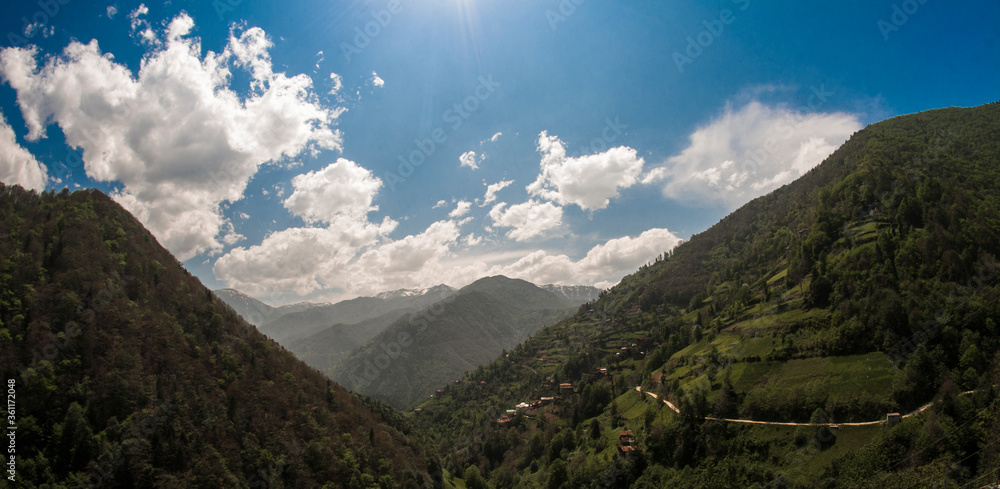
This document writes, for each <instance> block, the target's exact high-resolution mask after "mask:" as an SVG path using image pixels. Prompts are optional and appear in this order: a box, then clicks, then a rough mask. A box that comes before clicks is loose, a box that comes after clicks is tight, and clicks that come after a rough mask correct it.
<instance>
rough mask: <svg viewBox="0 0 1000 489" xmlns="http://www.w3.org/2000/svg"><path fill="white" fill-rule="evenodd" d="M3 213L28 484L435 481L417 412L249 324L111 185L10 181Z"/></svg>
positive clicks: (9, 341)
mask: <svg viewBox="0 0 1000 489" xmlns="http://www.w3.org/2000/svg"><path fill="white" fill-rule="evenodd" d="M0 223H2V230H0V238H2V239H0V256H2V258H0V370H2V372H3V375H4V377H5V379H11V381H12V383H11V384H9V387H10V391H11V392H13V393H14V395H15V396H16V424H17V431H16V439H13V440H14V441H13V443H15V445H16V477H17V485H18V487H42V486H44V487H69V486H79V485H89V486H92V487H96V486H100V487H109V488H113V487H321V486H323V487H372V486H378V485H382V486H383V487H401V486H409V487H419V486H430V485H431V484H432V480H431V477H430V476H429V475H428V473H427V471H428V467H433V466H434V464H435V462H433V458H429V457H428V456H427V455H426V452H425V450H424V448H423V447H422V445H421V443H419V442H417V441H415V440H414V439H413V438H412V437H411V435H408V434H407V433H409V427H408V424H407V423H406V422H404V421H403V420H401V419H400V418H399V417H398V416H397V415H396V414H395V413H393V412H392V411H391V410H389V409H386V408H385V406H383V405H380V404H377V403H370V402H366V401H362V400H361V399H359V398H357V397H356V396H355V395H353V394H351V393H349V392H347V391H346V390H344V389H343V388H341V387H340V386H338V385H336V384H334V383H332V382H331V381H329V380H328V379H326V378H324V377H323V376H322V375H321V374H320V373H319V372H317V371H315V370H313V369H311V368H309V367H307V366H306V365H305V364H304V363H302V362H301V361H299V360H297V359H296V358H294V357H293V356H292V354H291V353H289V352H288V351H286V350H284V349H283V348H281V347H279V346H278V345H277V344H275V343H274V342H273V341H271V340H269V339H267V338H266V337H264V336H263V335H261V334H259V333H258V332H257V331H256V330H255V329H254V328H253V327H252V326H249V325H248V324H246V323H245V322H243V321H242V320H241V319H240V318H239V317H238V316H237V314H236V313H235V312H234V311H233V310H232V309H231V308H229V307H228V306H226V305H225V304H224V303H223V302H221V301H220V300H218V299H217V298H216V297H215V296H214V295H213V294H212V292H211V291H209V290H208V289H206V288H205V287H204V286H202V284H201V283H200V282H199V281H198V280H197V279H196V278H194V277H192V276H191V275H190V274H189V273H188V272H187V271H185V270H184V269H183V268H182V267H181V266H180V265H179V263H178V262H177V260H176V259H174V258H173V257H172V256H171V255H170V254H169V253H168V252H167V251H166V250H165V249H163V248H162V247H161V246H160V245H159V244H158V243H157V242H156V241H155V239H154V238H153V237H152V236H151V235H150V234H149V233H148V232H147V231H146V230H145V229H144V228H143V227H142V225H141V224H139V222H138V221H136V220H135V219H134V218H133V217H132V216H131V215H129V214H128V213H127V212H126V211H125V210H124V209H122V208H121V207H120V206H118V204H116V203H115V202H114V201H112V200H111V199H110V198H108V197H107V196H105V195H104V194H102V193H100V192H97V191H78V192H74V193H72V194H70V193H69V192H67V191H63V192H61V193H59V194H58V195H56V194H53V193H44V194H42V195H41V196H39V195H37V194H35V193H34V192H28V191H25V190H23V189H21V188H20V187H0ZM12 399H13V398H12ZM327 483H329V484H330V486H324V484H327Z"/></svg>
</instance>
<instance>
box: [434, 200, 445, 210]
mask: <svg viewBox="0 0 1000 489" xmlns="http://www.w3.org/2000/svg"><path fill="white" fill-rule="evenodd" d="M446 205H448V201H446V200H439V201H437V204H434V207H431V209H438V208H441V207H444V206H446Z"/></svg>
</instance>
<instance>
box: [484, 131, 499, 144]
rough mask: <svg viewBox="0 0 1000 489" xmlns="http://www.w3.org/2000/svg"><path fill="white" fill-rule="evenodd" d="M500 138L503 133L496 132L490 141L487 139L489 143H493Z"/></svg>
mask: <svg viewBox="0 0 1000 489" xmlns="http://www.w3.org/2000/svg"><path fill="white" fill-rule="evenodd" d="M500 136H503V133H502V132H497V133H496V134H494V135H492V136H490V139H489V141H490V142H491V143H495V142H497V139H500ZM484 142H485V141H484Z"/></svg>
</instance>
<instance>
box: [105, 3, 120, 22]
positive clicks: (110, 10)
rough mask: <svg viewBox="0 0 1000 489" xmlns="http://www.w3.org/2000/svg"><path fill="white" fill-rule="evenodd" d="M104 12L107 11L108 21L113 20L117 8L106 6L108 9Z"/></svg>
mask: <svg viewBox="0 0 1000 489" xmlns="http://www.w3.org/2000/svg"><path fill="white" fill-rule="evenodd" d="M106 11H107V14H108V18H109V19H113V18H115V15H117V14H118V7H117V6H115V5H108V8H107V10H106Z"/></svg>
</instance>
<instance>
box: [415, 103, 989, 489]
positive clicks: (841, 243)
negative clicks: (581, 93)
mask: <svg viewBox="0 0 1000 489" xmlns="http://www.w3.org/2000/svg"><path fill="white" fill-rule="evenodd" d="M998 134H1000V105H998V104H990V105H986V106H980V107H975V108H968V109H965V108H950V109H942V110H934V111H929V112H923V113H919V114H913V115H908V116H901V117H897V118H893V119H890V120H886V121H883V122H880V123H877V124H873V125H871V126H869V127H868V128H866V129H864V130H862V131H860V132H858V133H856V134H855V135H854V136H853V137H852V138H851V139H850V140H849V141H848V142H847V143H845V144H844V145H843V146H842V147H841V148H840V149H838V150H837V151H836V152H834V153H833V154H832V155H831V156H830V157H829V158H827V160H826V161H824V162H823V163H822V164H821V165H819V166H818V167H816V168H815V169H813V170H812V171H810V172H809V173H808V174H806V175H804V176H803V177H802V178H800V179H799V180H797V181H795V182H794V183H792V184H790V185H787V186H785V187H782V188H781V189H779V190H776V191H774V192H772V193H771V194H769V195H767V196H764V197H761V198H758V199H756V200H754V201H752V202H750V203H748V204H747V205H745V206H744V207H742V208H741V209H739V210H737V211H736V212H734V213H733V214H731V215H730V216H728V217H726V218H725V219H723V220H722V221H721V222H719V223H718V224H717V225H715V226H713V227H712V228H710V229H709V230H707V231H706V232H704V233H701V234H699V235H696V236H694V237H692V239H691V240H690V241H688V242H686V243H684V244H682V245H680V246H679V247H677V248H676V249H675V250H674V251H673V252H672V253H670V254H668V256H666V257H665V258H664V259H661V260H658V261H657V262H656V263H654V264H652V265H649V266H646V267H643V268H642V269H640V270H638V271H637V272H636V273H634V274H632V275H630V276H628V277H625V279H623V280H622V281H621V283H620V284H618V285H617V286H615V287H614V288H613V289H611V290H610V291H608V292H606V293H605V294H603V295H602V297H601V298H600V299H598V300H596V301H594V302H592V303H589V304H585V305H584V306H582V307H581V308H580V310H579V312H578V313H577V314H576V315H575V316H573V317H571V318H569V319H566V320H564V321H562V322H560V323H558V324H556V325H554V326H551V327H549V328H546V329H544V330H543V331H541V332H540V333H539V334H538V335H536V336H534V337H532V338H531V339H529V340H528V341H525V342H524V343H523V344H521V345H519V346H518V347H517V348H515V349H513V350H512V351H511V352H510V354H509V356H507V357H503V358H500V359H497V360H496V361H495V362H493V363H492V364H490V365H487V366H484V367H483V368H480V369H477V370H476V371H475V372H473V373H471V374H470V375H469V376H468V377H466V378H465V379H463V381H462V382H460V383H458V384H455V385H453V386H450V387H449V388H448V389H446V390H445V391H444V392H443V394H442V396H441V398H440V399H437V400H430V401H427V402H425V403H424V404H422V405H420V406H419V408H420V411H419V412H418V413H414V414H413V415H414V416H415V418H416V419H417V420H418V421H419V422H420V423H421V424H422V425H423V426H425V427H426V429H428V430H430V431H431V432H433V433H434V434H435V435H434V436H435V437H436V439H437V440H438V443H439V449H440V451H441V454H442V457H445V458H446V459H447V463H446V465H447V466H448V467H449V468H450V470H451V471H452V472H454V473H459V474H463V473H464V474H466V475H467V476H468V477H467V479H469V480H474V481H477V483H478V482H480V481H481V482H482V485H480V487H485V486H486V485H489V486H492V487H497V488H500V487H550V488H556V487H626V486H633V487H668V486H669V487H879V488H886V487H901V488H902V487H980V486H982V485H986V484H987V483H990V482H996V480H997V471H998V470H1000V458H998V449H1000V445H998V444H997V440H998V439H1000V438H998V437H1000V409H998V404H997V402H996V401H997V388H996V385H997V384H1000V370H998V365H1000V354H998V353H997V352H998V351H1000V330H998V328H997V322H998V321H1000V287H998V283H1000V280H998V272H1000V270H998V263H997V256H1000V192H998V191H997V189H1000V140H998V138H997V137H996V136H997V135H998ZM601 369H605V370H601ZM560 384H564V385H563V386H560ZM636 387H641V388H642V390H644V391H645V392H648V393H649V394H656V395H657V396H658V398H654V397H653V396H651V395H648V394H645V393H642V392H639V391H637V390H635V388H636ZM551 398H554V399H551ZM663 401H667V402H670V403H671V405H672V406H675V407H676V408H677V410H676V411H675V410H674V409H671V407H670V406H668V405H667V404H666V403H665V402H663ZM519 403H524V405H523V406H525V407H521V408H515V406H516V405H517V404H519ZM927 403H933V404H931V405H929V406H927ZM925 406H926V409H923V410H920V408H922V407H925ZM507 410H512V411H510V412H508V411H507ZM893 412H898V413H901V414H903V415H906V414H908V413H911V412H912V413H913V414H912V415H911V416H906V417H903V418H902V419H901V422H899V423H898V424H897V423H896V422H895V421H896V419H897V418H892V420H893V422H892V423H886V422H885V421H886V420H887V414H888V413H893ZM706 418H709V419H706ZM711 418H726V419H740V420H753V421H760V422H768V423H771V424H747V423H745V422H734V421H727V420H726V419H722V420H720V419H711ZM869 421H874V423H869V424H861V423H866V422H869ZM779 423H802V424H803V425H800V426H795V425H788V424H784V425H783V424H779ZM851 423H857V424H855V425H852V424H851Z"/></svg>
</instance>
